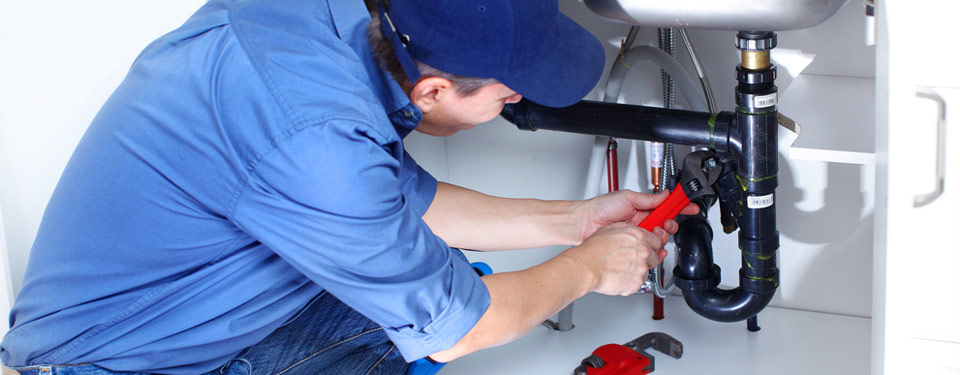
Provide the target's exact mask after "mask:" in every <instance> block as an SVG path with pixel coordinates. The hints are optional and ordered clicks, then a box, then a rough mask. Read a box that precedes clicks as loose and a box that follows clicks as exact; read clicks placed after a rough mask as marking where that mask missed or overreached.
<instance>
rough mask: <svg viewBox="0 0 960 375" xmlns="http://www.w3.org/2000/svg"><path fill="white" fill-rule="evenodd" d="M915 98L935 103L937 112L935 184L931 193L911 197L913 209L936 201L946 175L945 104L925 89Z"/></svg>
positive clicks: (935, 94)
mask: <svg viewBox="0 0 960 375" xmlns="http://www.w3.org/2000/svg"><path fill="white" fill-rule="evenodd" d="M917 97H918V98H925V99H930V100H933V101H935V102H937V110H938V112H939V113H938V116H937V184H936V188H935V189H934V190H933V191H932V192H930V193H927V194H921V195H917V196H914V197H913V207H922V206H925V205H927V204H929V203H930V202H933V201H934V200H936V199H937V197H939V196H940V194H943V176H944V175H945V174H946V166H944V164H945V162H944V149H946V147H944V142H945V137H944V133H946V128H947V103H946V102H945V101H944V100H943V97H941V96H940V94H937V92H936V91H933V90H931V89H929V88H926V87H918V88H917Z"/></svg>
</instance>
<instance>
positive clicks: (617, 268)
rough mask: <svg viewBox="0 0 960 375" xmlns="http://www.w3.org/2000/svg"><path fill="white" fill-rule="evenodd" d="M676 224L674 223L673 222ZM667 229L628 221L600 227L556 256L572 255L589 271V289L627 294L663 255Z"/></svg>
mask: <svg viewBox="0 0 960 375" xmlns="http://www.w3.org/2000/svg"><path fill="white" fill-rule="evenodd" d="M674 225H676V223H674ZM666 237H667V232H666V231H664V230H663V229H661V228H654V232H653V233H651V232H648V231H646V230H644V229H641V228H639V227H637V226H636V225H635V224H633V223H632V222H621V223H615V224H611V225H607V226H604V227H601V228H600V229H598V230H597V231H595V232H594V233H593V235H592V236H590V237H589V238H587V239H586V241H584V242H583V244H581V245H580V246H576V247H573V248H570V249H569V250H567V251H565V252H564V253H562V254H560V255H559V256H569V257H573V258H574V260H575V261H576V262H577V264H581V265H583V266H584V267H585V269H586V270H587V271H588V273H590V274H592V275H593V280H594V285H593V288H591V291H594V292H597V293H601V294H606V295H624V296H625V295H631V294H634V293H636V292H637V290H638V289H640V286H641V285H643V282H644V281H645V280H646V279H647V271H649V270H650V269H652V268H654V267H656V266H657V265H659V264H660V262H661V261H662V260H663V257H664V256H666V254H667V252H666V251H665V250H662V248H663V245H664V244H666Z"/></svg>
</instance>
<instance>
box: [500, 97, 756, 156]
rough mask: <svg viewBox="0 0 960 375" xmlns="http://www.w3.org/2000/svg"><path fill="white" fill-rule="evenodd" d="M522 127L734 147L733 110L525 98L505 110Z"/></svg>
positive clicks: (508, 116) (684, 143)
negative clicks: (552, 103) (558, 103)
mask: <svg viewBox="0 0 960 375" xmlns="http://www.w3.org/2000/svg"><path fill="white" fill-rule="evenodd" d="M500 115H501V116H503V118H505V119H506V120H507V121H510V122H512V123H514V124H515V125H517V127H518V128H520V130H531V131H536V130H539V129H545V130H555V131H561V132H567V133H577V134H587V135H602V136H608V137H617V138H625V139H639V140H644V141H654V142H664V143H675V144H681V145H688V146H700V147H710V148H716V149H721V150H726V149H728V144H729V143H730V141H729V135H730V134H729V133H730V129H731V125H732V124H733V123H734V122H735V121H736V118H737V115H736V114H734V113H732V112H720V113H704V112H694V111H683V110H678V109H663V108H655V107H644V106H639V105H629V104H617V103H604V102H595V101H590V100H583V101H581V102H579V103H577V104H574V105H572V106H569V107H564V108H550V107H544V106H542V105H539V104H536V103H533V102H531V101H529V100H526V99H523V100H522V101H520V102H519V103H516V104H508V105H506V106H505V107H504V108H503V112H501V113H500Z"/></svg>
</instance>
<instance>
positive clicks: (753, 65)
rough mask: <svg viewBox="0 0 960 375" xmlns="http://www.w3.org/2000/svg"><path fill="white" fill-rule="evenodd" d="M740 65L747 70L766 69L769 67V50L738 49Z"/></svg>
mask: <svg viewBox="0 0 960 375" xmlns="http://www.w3.org/2000/svg"><path fill="white" fill-rule="evenodd" d="M740 65H741V66H743V68H744V69H749V70H764V69H767V68H769V67H770V50H765V51H751V50H740Z"/></svg>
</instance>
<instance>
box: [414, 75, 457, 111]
mask: <svg viewBox="0 0 960 375" xmlns="http://www.w3.org/2000/svg"><path fill="white" fill-rule="evenodd" d="M452 92H453V82H450V80H448V79H446V78H441V77H424V78H421V79H420V80H419V81H417V84H416V85H414V86H413V89H412V90H410V101H411V102H413V104H416V105H417V107H419V108H420V111H421V112H423V113H424V114H427V113H429V112H430V111H431V110H433V108H434V107H435V106H436V105H437V103H438V102H440V101H443V100H444V99H446V98H447V96H449V95H450V94H451V93H452Z"/></svg>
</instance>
